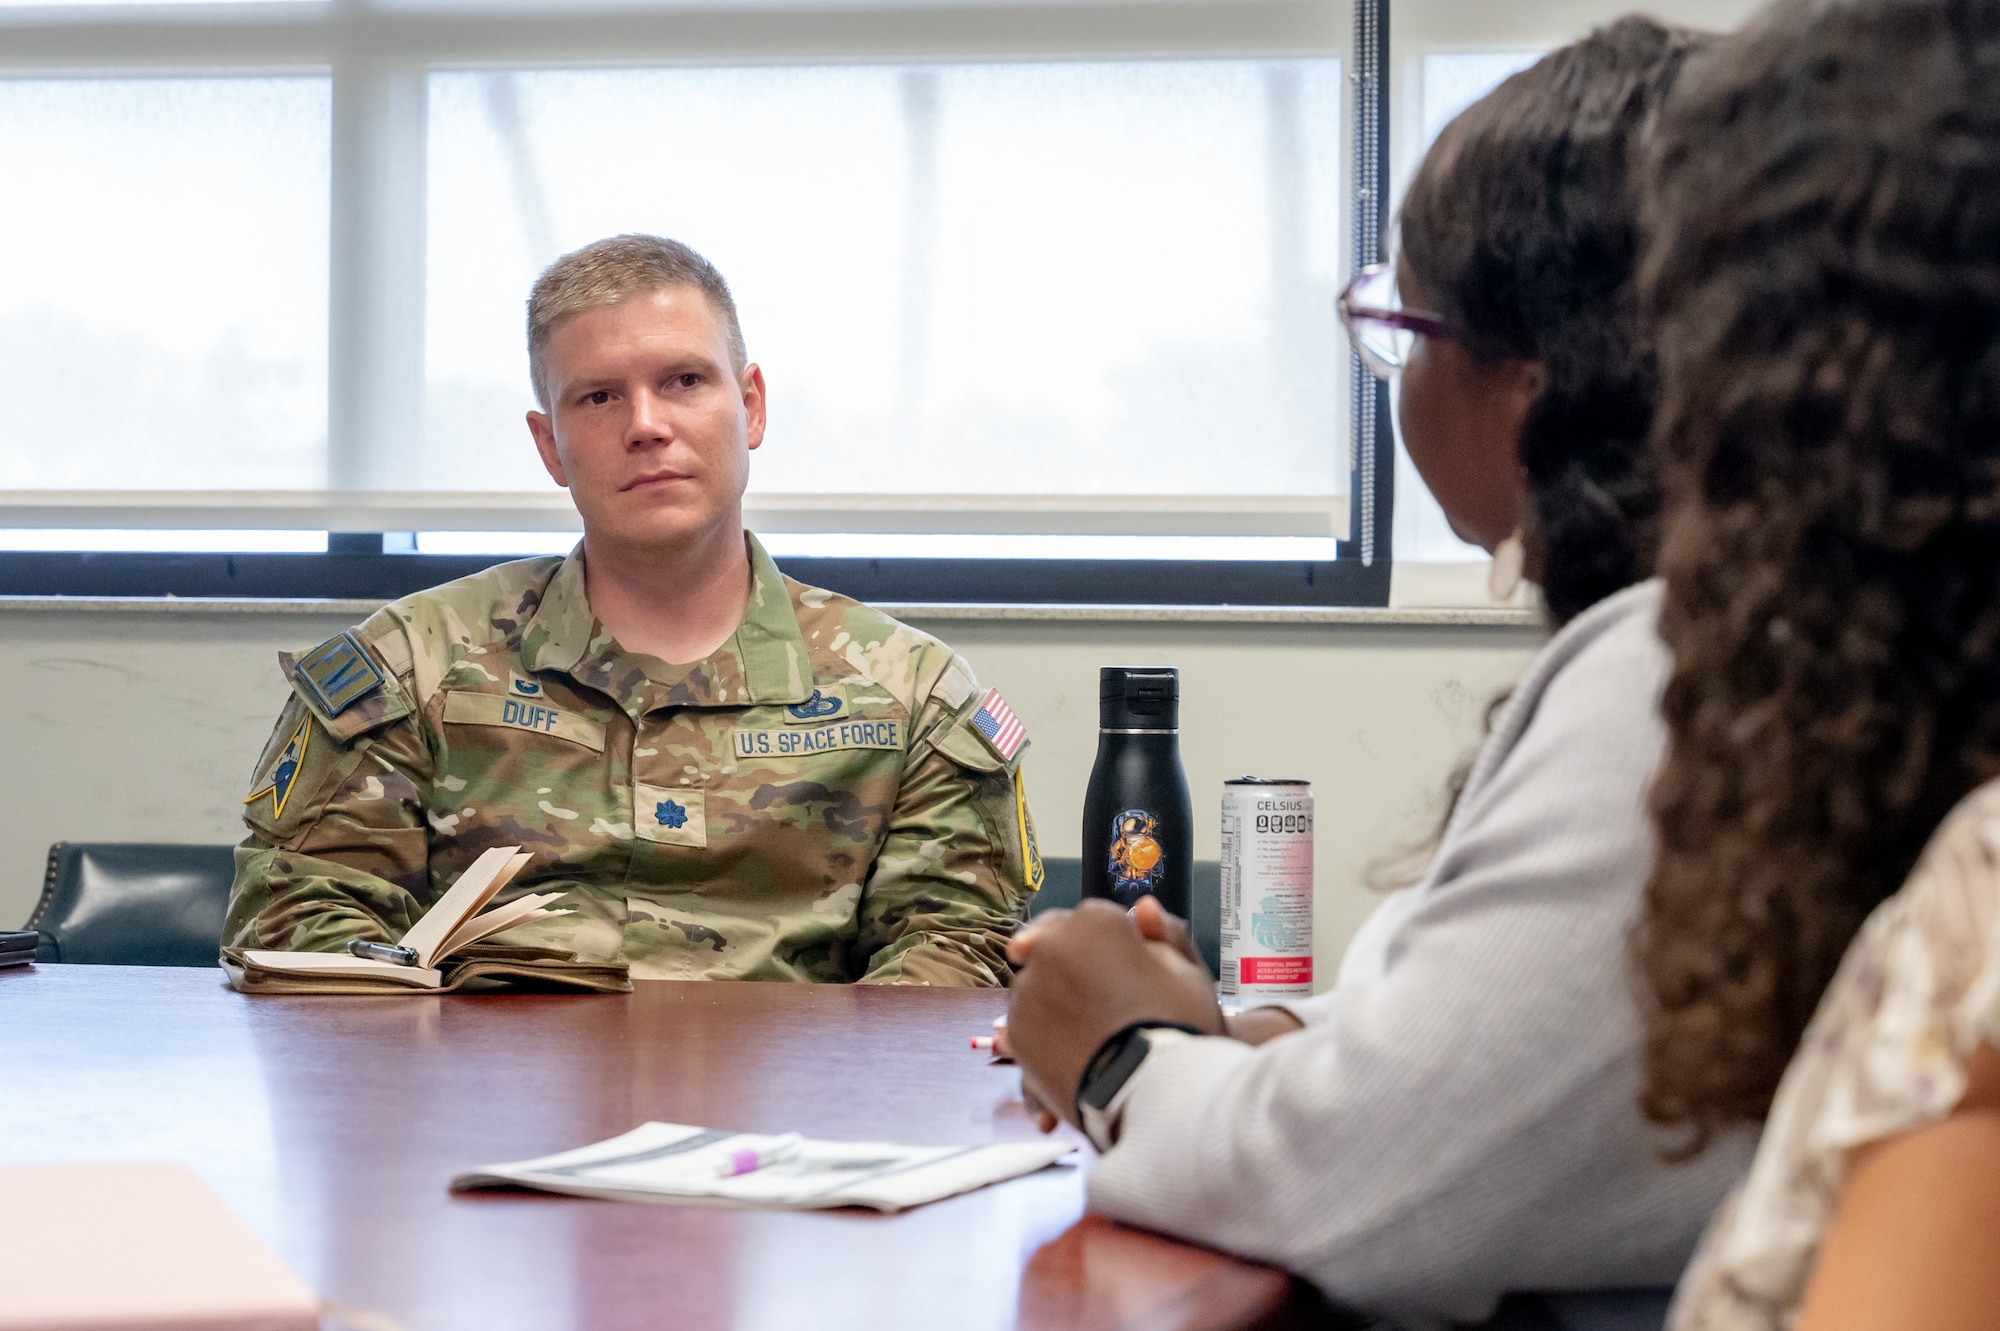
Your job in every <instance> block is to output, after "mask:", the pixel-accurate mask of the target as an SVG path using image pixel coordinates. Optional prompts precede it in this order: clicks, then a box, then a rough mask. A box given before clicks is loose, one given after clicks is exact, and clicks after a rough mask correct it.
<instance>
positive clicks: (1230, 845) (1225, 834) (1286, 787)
mask: <svg viewBox="0 0 2000 1331" xmlns="http://www.w3.org/2000/svg"><path fill="white" fill-rule="evenodd" d="M1221 904H1222V912H1221V925H1222V928H1221V942H1222V958H1221V960H1222V977H1221V983H1220V984H1219V985H1218V986H1217V988H1218V990H1219V992H1220V994H1221V996H1222V997H1223V998H1224V999H1233V1000H1235V1001H1237V1002H1242V1003H1248V1002H1254V1001H1256V1000H1260V999H1267V998H1304V997H1307V996H1309V995H1310V994H1311V993H1312V987H1313V796H1312V783H1311V782H1308V781H1276V780H1271V779H1268V778H1264V777H1254V776H1242V777H1237V778H1236V779H1235V780H1233V781H1225V782H1223V783H1222V903H1221Z"/></svg>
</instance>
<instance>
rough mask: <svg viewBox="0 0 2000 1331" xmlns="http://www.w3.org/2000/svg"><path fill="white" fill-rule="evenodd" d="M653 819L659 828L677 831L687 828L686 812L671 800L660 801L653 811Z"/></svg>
mask: <svg viewBox="0 0 2000 1331" xmlns="http://www.w3.org/2000/svg"><path fill="white" fill-rule="evenodd" d="M653 818H654V819H655V820H656V821H657V822H658V823H659V824H660V826H661V827H672V828H676V829H678V828H682V827H686V826H687V820H688V811H687V810H686V809H684V808H682V807H681V806H680V805H678V804H676V803H674V801H672V800H661V801H660V803H659V805H658V807H656V808H655V809H654V810H653Z"/></svg>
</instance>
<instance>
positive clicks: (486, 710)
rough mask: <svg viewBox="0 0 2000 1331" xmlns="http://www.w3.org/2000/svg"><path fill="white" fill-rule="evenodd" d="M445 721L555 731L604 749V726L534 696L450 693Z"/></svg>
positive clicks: (540, 732) (525, 731)
mask: <svg viewBox="0 0 2000 1331" xmlns="http://www.w3.org/2000/svg"><path fill="white" fill-rule="evenodd" d="M444 722H445V724H446V725H463V726H493V727H496V728H498V729H500V730H511V731H514V732H516V733H519V734H523V735H553V736H554V737H555V738H557V739H563V740H568V741H569V742H570V743H572V744H581V745H582V746H583V747H584V748H586V749H589V750H590V751H592V752H593V753H603V752H604V727H603V726H601V725H599V724H597V722H595V721H592V720H590V719H589V718H588V717H583V716H578V715H577V714H576V713H575V712H568V711H564V710H563V709H562V708H560V707H552V706H550V705H549V704H548V703H547V702H538V701H536V700H535V699H532V698H512V697H507V696H504V695H502V694H497V693H448V694H446V695H445V699H444Z"/></svg>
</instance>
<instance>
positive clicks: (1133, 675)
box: [1097, 666, 1181, 730]
mask: <svg viewBox="0 0 2000 1331" xmlns="http://www.w3.org/2000/svg"><path fill="white" fill-rule="evenodd" d="M1097 724H1098V725H1099V726H1101V727H1103V728H1104V729H1106V730H1178V729H1180V725H1181V672H1180V671H1178V670H1176V669H1175V668H1174V667H1172V666H1105V667H1104V668H1103V669H1101V670H1099V671H1098V672H1097Z"/></svg>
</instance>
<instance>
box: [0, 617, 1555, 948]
mask: <svg viewBox="0 0 2000 1331" xmlns="http://www.w3.org/2000/svg"><path fill="white" fill-rule="evenodd" d="M356 618H357V616H354V615H352V614H327V613H324V612H321V613H296V612H286V613H279V612H271V611H258V612H254V613H235V612H227V611H219V610H202V611H188V610H178V611H174V612H161V611H157V610H150V611H104V610H92V611H78V610H40V609H36V610H18V609H15V610H0V697H4V698H6V699H7V700H8V706H7V708H6V712H7V716H8V721H7V724H6V727H5V732H4V733H5V734H6V736H7V742H6V745H5V748H4V750H0V751H4V753H5V755H6V759H7V761H5V762H4V763H0V811H4V817H0V927H14V926H17V925H18V924H20V923H21V922H22V921H25V920H26V919H27V917H28V914H29V912H30V911H31V910H32V909H33V907H34V903H35V899H36V895H37V893H38V892H39V890H40V884H41V875H42V865H43V861H44V858H45V856H46V853H47V850H48V846H49V843H50V842H52V841H58V840H93V841H183V842H224V841H235V840H237V839H238V838H239V837H240V835H241V832H240V826H241V825H240V822H239V817H240V811H241V808H242V799H243V795H244V792H245V791H246V790H247V789H248V787H247V786H246V784H245V783H246V782H247V781H248V780H249V777H250V771H249V769H250V766H251V764H252V763H253V762H254V761H255V760H256V757H257V754H258V752H259V751H260V749H261V748H262V746H263V743H264V740H265V738H266V736H267V735H268V734H269V731H270V727H271V724H272V722H273V720H274V719H275V717H276V715H277V710H278V707H279V705H280V703H281V702H282V700H283V697H284V693H285V686H284V683H283V681H282V679H281V678H280V676H279V674H278V669H277V665H276V662H275V661H274V660H273V654H274V653H275V652H277V651H278V650H280V649H289V650H293V651H297V650H301V649H303V648H306V647H310V646H312V645H313V644H315V643H317V642H320V641H322V640H323V639H325V638H327V637H329V636H330V635H332V634H333V633H334V632H336V631H338V630H339V629H341V628H344V627H346V626H347V625H349V624H351V623H353V622H354V621H355V619H356ZM917 622H918V623H919V624H920V626H921V627H924V628H926V629H927V630H929V631H931V632H933V633H936V634H938V635H939V636H940V637H943V638H944V639H945V640H946V641H948V642H950V643H952V644H953V645H954V646H956V647H957V648H959V649H960V650H961V651H963V652H964V653H965V654H966V655H967V656H968V657H970V658H971V660H972V662H973V664H974V666H975V667H976V668H977V669H978V670H979V673H980V676H981V679H982V681H983V682H984V683H986V684H989V685H992V686H995V687H997V688H999V689H1000V690H1001V691H1002V692H1003V693H1004V694H1005V695H1006V697H1007V699H1008V702H1009V703H1010V704H1011V705H1012V706H1013V708H1014V710H1015V712H1016V713H1017V714H1019V715H1020V717H1021V718H1022V720H1023V721H1024V722H1025V723H1026V725H1027V728H1028V734H1029V737H1030V738H1031V740H1032V741H1033V745H1034V747H1033V750H1032V752H1031V754H1030V756H1029V758H1028V768H1027V771H1028V783H1029V787H1028V788H1029V795H1030V798H1031V801H1032V804H1033V808H1034V811H1035V817H1036V826H1037V830H1038V833H1039V835H1040V839H1041V843H1042V846H1043V849H1044V852H1045V853H1046V854H1050V855H1075V854H1076V853H1077V849H1078V845H1079V842H1080V817H1081V809H1082V804H1083V786H1084V782H1085V779H1086V778H1087V777H1088V775H1089V772H1090V764H1091V759H1092V756H1093V755H1094V753H1095V751H1096V742H1097V736H1096V719H1097V704H1096V698H1097V669H1098V667H1099V666H1101V665H1161V664H1164V665H1177V666H1179V667H1180V668H1181V676H1182V685H1181V691H1182V698H1183V702H1182V712H1181V725H1182V734H1181V745H1182V756H1183V758H1184V759H1185V761H1186V764H1187V771H1188V780H1189V783H1190V785H1191V786H1192V788H1193V790H1194V796H1195V809H1196V813H1197V824H1196V826H1197V837H1196V844H1195V853H1196V855H1197V856H1198V857H1200V858H1204V859H1214V858H1215V857H1216V856H1217V853H1218V846H1217V840H1218V831H1217V826H1216V814H1215V812H1214V810H1215V808H1216V804H1217V801H1218V799H1219V798H1220V792H1221V783H1222V781H1223V779H1224V778H1225V777H1229V776H1235V775H1239V774H1241V773H1245V772H1249V773H1254V774H1256V775H1261V776H1285V777H1305V778H1307V779H1310V780H1311V781H1312V783H1313V785H1314V789H1315V791H1316V793H1317V795H1318V800H1319V804H1318V809H1319V822H1318V846H1317V854H1318V903H1319V912H1318V926H1317V933H1318V938H1317V942H1318V949H1319V955H1320V957H1321V958H1323V960H1322V963H1321V965H1320V967H1319V968H1318V969H1319V973H1320V975H1321V976H1322V977H1325V976H1330V975H1331V972H1332V959H1333V958H1334V957H1335V956H1337V955H1338V952H1339V950H1340V949H1342V948H1344V947H1345V946H1346V943H1347V940H1348V938H1349V937H1351V936H1352V934H1353V931H1354V929H1355V927H1356V926H1357V925H1358V924H1359V923H1360V921H1361V919H1362V917H1363V916H1364V915H1365V914H1366V913H1367V911H1368V910H1369V908H1370V907H1371V906H1372V905H1373V903H1374V900H1375V898H1374V895H1373V894H1372V893H1370V892H1369V891H1367V890H1366V889H1365V888H1363V887H1362V886H1361V876H1362V873H1363V871H1364V869H1365V867H1366V866H1367V865H1368V864H1369V863H1370V862H1371V861H1372V860H1374V859H1376V858H1378V857H1380V856H1382V855H1383V854H1385V853H1387V852H1389V851H1392V850H1394V849H1396V848H1397V847H1399V846H1401V845H1403V844H1405V843H1407V842H1409V841H1410V840H1412V839H1413V838H1415V837H1418V836H1420V835H1422V834H1423V833H1424V832H1425V831H1427V830H1428V828H1429V827H1430V825H1431V822H1432V820H1433V819H1434V818H1435V817H1436V814H1437V811H1438V808H1439V804H1438V793H1439V787H1440V784H1441V782H1442V781H1443V779H1444V777H1445V775H1446V773H1447V772H1448V771H1449V770H1450V769H1451V767H1452V765H1453V763H1454V762H1455V761H1456V760H1457V759H1458V758H1459V757H1460V756H1462V755H1463V753H1464V752H1465V751H1466V750H1467V749H1468V748H1469V747H1470V746H1471V745H1472V744H1473V743H1475V742H1476V740H1477V738H1478V735H1479V729H1480V723H1481V719H1482V716H1483V713H1484V710H1485V704H1486V702H1487V700H1488V699H1489V698H1490V697H1491V696H1492V695H1493V694H1494V693H1495V692H1496V691H1498V690H1499V689H1501V688H1504V687H1505V686H1506V685H1508V684H1509V683H1511V682H1512V681H1513V680H1514V679H1515V678H1517V677H1518V676H1519V674H1520V673H1521V670H1522V668H1523V666H1524V665H1525V664H1526V662H1527V660H1528V658H1529V656H1530V655H1531V654H1532V653H1533V651H1534V649H1535V647H1536V645H1537V643H1538V641H1539V635H1538V634H1536V633H1534V632H1532V631H1530V630H1527V629H1522V628H1518V627H1516V628H1496V627H1472V626H1462V625H1435V624H1376V625H1342V624H1216V623H1194V624H1187V623H1120V622H1102V621H1094V622H1026V623H1023V622H1018V621H966V620H950V621H929V622H927V621H922V620H918V621H917Z"/></svg>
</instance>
